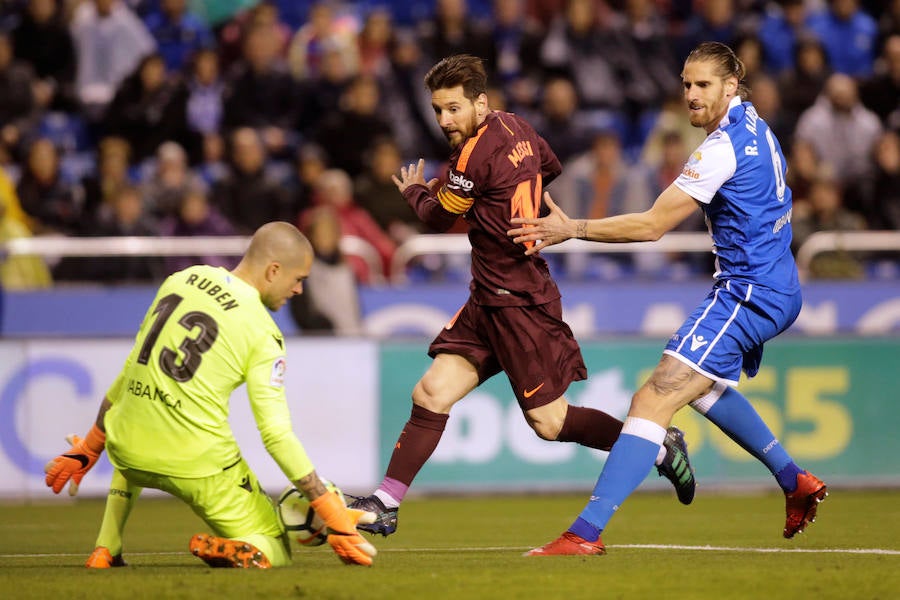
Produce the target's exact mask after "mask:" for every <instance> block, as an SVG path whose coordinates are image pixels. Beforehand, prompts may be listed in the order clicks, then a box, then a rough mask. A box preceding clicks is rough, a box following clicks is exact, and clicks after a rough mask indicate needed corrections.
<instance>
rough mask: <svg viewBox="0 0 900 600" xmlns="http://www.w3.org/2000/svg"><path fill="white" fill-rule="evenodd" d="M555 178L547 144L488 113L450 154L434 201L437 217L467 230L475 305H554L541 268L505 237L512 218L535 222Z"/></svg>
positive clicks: (520, 125) (522, 125) (509, 119)
mask: <svg viewBox="0 0 900 600" xmlns="http://www.w3.org/2000/svg"><path fill="white" fill-rule="evenodd" d="M561 171H562V165H560V162H559V159H557V158H556V155H555V154H554V153H553V151H552V150H551V149H550V146H549V145H548V144H547V142H546V141H545V140H544V139H543V138H542V137H541V136H539V135H538V134H537V132H535V130H534V129H533V128H532V127H531V125H529V124H528V123H527V122H526V121H525V120H524V119H522V118H521V117H518V116H516V115H514V114H511V113H506V112H500V111H495V112H493V113H491V114H489V115H488V116H487V118H486V119H485V120H484V122H483V123H482V124H481V125H480V126H479V127H478V129H477V131H476V132H475V135H473V136H472V137H471V138H469V139H468V140H466V141H465V142H464V143H463V144H460V145H459V146H457V147H456V148H455V149H454V151H453V153H452V155H451V156H450V167H449V172H448V173H447V183H446V184H445V185H444V186H443V187H441V189H440V190H438V192H437V200H438V201H439V202H440V205H441V207H442V209H443V211H447V213H455V214H457V215H458V214H463V216H464V218H465V219H466V221H467V222H468V223H469V241H470V242H471V243H472V283H471V284H470V289H471V292H472V299H473V300H474V301H475V302H476V303H478V304H486V305H489V306H524V305H530V304H543V303H545V302H549V301H550V300H554V299H556V298H559V290H558V288H557V287H556V283H555V282H554V281H553V279H552V278H551V277H550V271H549V269H548V268H547V262H546V261H545V260H544V259H543V258H541V257H540V256H538V255H533V256H525V247H524V246H523V245H522V244H516V243H513V241H512V238H510V237H509V236H507V235H506V232H507V231H508V230H509V229H511V228H512V224H511V223H510V219H511V218H512V217H535V216H538V213H539V212H540V206H541V202H542V200H541V196H542V192H543V187H544V186H545V185H546V184H547V183H549V182H550V181H551V180H553V179H554V178H555V177H556V176H557V175H559V174H560V172H561ZM415 187H418V189H417V190H412V189H408V193H407V194H406V195H407V197H408V199H410V200H411V201H412V203H413V204H414V205H415V204H420V203H422V202H423V201H424V200H425V198H423V196H425V195H430V194H427V191H426V190H423V188H424V186H415ZM423 192H424V193H423ZM415 196H418V198H414V197H415ZM432 198H433V197H432ZM430 199H431V198H429V200H430ZM417 201H418V202H417ZM414 207H415V206H414ZM435 208H436V207H435ZM443 211H442V212H443ZM417 212H419V213H420V215H421V211H417ZM447 213H445V214H447ZM447 216H450V215H449V214H448V215H447Z"/></svg>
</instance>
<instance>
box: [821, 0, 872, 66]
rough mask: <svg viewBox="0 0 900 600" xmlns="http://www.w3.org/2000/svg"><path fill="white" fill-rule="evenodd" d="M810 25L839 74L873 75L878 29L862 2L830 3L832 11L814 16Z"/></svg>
mask: <svg viewBox="0 0 900 600" xmlns="http://www.w3.org/2000/svg"><path fill="white" fill-rule="evenodd" d="M807 25H808V27H809V29H810V31H812V32H813V34H814V35H815V36H816V37H818V38H819V41H820V42H822V45H823V46H825V51H826V53H827V54H828V62H829V64H830V65H831V67H832V68H833V69H834V70H835V72H837V73H844V74H846V75H850V76H853V77H865V76H867V75H870V74H871V73H872V65H873V64H874V61H875V53H876V52H877V49H876V48H875V43H876V41H877V36H878V26H877V25H876V23H875V19H873V18H872V17H871V16H870V15H869V14H867V13H866V12H865V11H863V10H862V9H861V8H860V7H859V0H828V8H826V9H823V10H820V11H818V12H814V13H812V14H810V16H809V18H808V19H807Z"/></svg>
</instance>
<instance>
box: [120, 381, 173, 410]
mask: <svg viewBox="0 0 900 600" xmlns="http://www.w3.org/2000/svg"><path fill="white" fill-rule="evenodd" d="M128 393H129V394H131V395H132V396H136V397H138V398H146V399H147V400H150V401H159V402H162V403H163V404H165V405H166V406H168V407H169V408H181V400H179V399H178V398H174V397H173V396H172V394H170V393H169V392H167V391H165V390H161V389H159V388H158V387H156V386H155V385H153V384H152V383H147V382H145V381H141V380H140V379H129V380H128Z"/></svg>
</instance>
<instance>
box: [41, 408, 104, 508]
mask: <svg viewBox="0 0 900 600" xmlns="http://www.w3.org/2000/svg"><path fill="white" fill-rule="evenodd" d="M66 441H67V442H69V443H70V444H72V447H71V448H69V451H68V452H66V453H65V454H60V455H59V456H57V457H56V458H54V459H52V460H51V461H50V462H48V463H47V464H46V465H44V473H46V474H47V476H46V477H45V478H44V481H45V483H46V484H47V487H51V488H53V493H54V494H58V493H59V492H60V491H62V489H63V487H65V485H66V482H67V481H69V480H71V481H72V483H70V484H69V495H70V496H74V495H75V494H77V493H78V485H79V484H80V483H81V478H82V477H84V474H85V473H87V472H88V471H90V470H91V467H93V466H94V463H96V462H97V459H98V458H100V453H101V452H103V448H105V447H106V434H105V433H103V432H102V431H100V428H99V427H97V425H96V424H94V426H93V427H91V430H90V431H88V432H87V435H86V436H84V438H83V439H82V438H80V437H78V436H77V435H75V434H74V433H73V434H71V435H68V436H66Z"/></svg>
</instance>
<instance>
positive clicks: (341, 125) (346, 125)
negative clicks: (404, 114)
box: [314, 76, 392, 177]
mask: <svg viewBox="0 0 900 600" xmlns="http://www.w3.org/2000/svg"><path fill="white" fill-rule="evenodd" d="M379 93H380V92H379V90H378V84H377V82H376V81H375V79H374V78H372V77H370V76H359V77H357V78H356V79H354V80H353V82H352V83H351V84H350V85H349V86H348V87H347V89H346V91H345V92H344V94H343V95H342V96H341V104H340V109H339V110H338V111H337V112H334V113H332V114H330V115H328V116H327V117H325V118H324V120H323V121H322V123H321V124H320V125H319V127H318V128H317V129H316V131H315V133H314V140H315V142H316V143H317V144H318V145H319V146H321V147H322V148H323V149H324V150H325V152H326V154H327V155H328V162H329V164H331V165H332V166H333V167H335V168H338V169H343V170H344V171H346V172H347V173H348V174H349V175H350V177H356V176H357V175H359V174H360V173H362V171H363V155H365V153H366V152H368V151H369V149H370V148H371V147H372V144H373V143H374V141H375V140H376V139H377V138H379V137H383V136H390V135H391V134H392V130H391V125H390V123H388V121H386V120H385V119H384V118H383V117H382V113H381V111H380V110H379V108H380V106H381V103H380V99H379Z"/></svg>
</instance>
